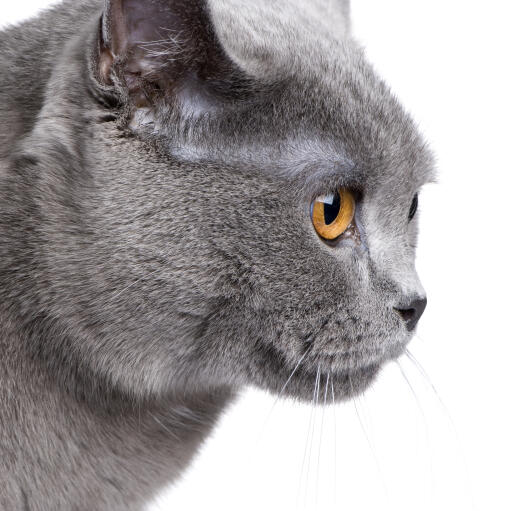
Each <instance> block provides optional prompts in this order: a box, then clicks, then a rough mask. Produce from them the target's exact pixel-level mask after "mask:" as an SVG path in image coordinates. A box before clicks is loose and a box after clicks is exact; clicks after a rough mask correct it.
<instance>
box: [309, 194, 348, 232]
mask: <svg viewBox="0 0 511 511" xmlns="http://www.w3.org/2000/svg"><path fill="white" fill-rule="evenodd" d="M354 215H355V199H354V197H353V195H352V194H351V193H350V192H349V191H348V190H347V189H346V188H339V190H337V191H336V192H335V193H334V194H331V195H323V196H321V197H317V198H316V199H315V200H314V202H313V203H312V205H311V219H312V224H313V225H314V229H316V232H317V233H318V234H319V236H321V237H322V238H323V239H325V240H335V239H336V238H338V237H339V236H340V235H341V234H342V233H343V232H344V231H345V230H346V229H347V228H348V226H349V225H350V224H351V221H352V220H353V216H354Z"/></svg>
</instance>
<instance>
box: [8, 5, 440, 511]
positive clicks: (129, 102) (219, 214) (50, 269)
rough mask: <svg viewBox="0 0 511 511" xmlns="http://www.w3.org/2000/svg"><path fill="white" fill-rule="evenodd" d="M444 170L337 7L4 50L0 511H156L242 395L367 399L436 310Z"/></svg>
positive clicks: (87, 29) (130, 16) (129, 23)
mask: <svg viewBox="0 0 511 511" xmlns="http://www.w3.org/2000/svg"><path fill="white" fill-rule="evenodd" d="M431 167H432V164H431V157H430V154H429V152H428V151H427V149H426V148H425V145H424V143H423V141H422V140H421V137H420V136H419V135H418V133H417V131H416V128H415V126H414V124H413V122H412V121H411V120H410V118H409V116H408V115H407V114H406V113H405V112H404V110H403V109H402V108H401V107H400V105H399V103H398V102H397V100H396V99H395V98H394V97H393V96H392V94H391V93H390V91H389V89H388V88H387V86H386V85H385V84H384V83H383V82H382V81H381V80H380V79H379V78H378V77H377V76H376V75H375V73H374V72H373V70H372V68H371V67H370V65H369V64H368V63H367V62H366V61H365V60H364V56H363V53H362V51H361V50H360V49H359V47H358V46H357V44H356V43H355V42H354V41H353V40H352V38H351V36H350V28H349V6H348V2H347V1H343V0H331V1H327V0H281V1H279V2H274V1H273V0H110V1H107V2H106V3H105V4H103V2H101V0H83V1H76V0H66V1H65V2H64V3H62V4H59V5H57V6H56V7H54V8H53V9H51V10H49V11H47V12H46V13H44V14H42V15H41V16H39V17H37V18H35V19H33V20H30V21H28V22H25V23H23V24H21V25H19V26H16V27H11V28H9V29H7V30H5V31H3V32H2V33H1V34H0V352H1V354H0V508H1V509H2V510H4V509H5V510H9V511H11V510H17V509H20V510H21V509H24V510H32V511H35V510H40V511H49V510H52V511H54V510H67V509H69V510H71V509H73V510H82V509H84V510H85V509H87V510H92V509H94V510H129V509H132V510H135V509H141V508H142V506H143V505H144V503H145V502H147V501H148V499H150V498H151V497H152V496H153V495H154V494H155V493H156V492H157V491H158V490H160V489H161V488H162V487H163V486H164V485H166V484H167V483H169V482H171V481H172V480H174V479H175V478H176V477H178V475H179V474H180V473H181V472H182V471H183V469H184V468H185V467H186V466H187V464H188V462H189V461H190V458H191V457H192V456H193V454H194V452H195V451H196V449H197V447H198V445H199V444H200V442H201V441H202V440H203V439H204V438H205V437H206V436H207V434H208V432H209V431H210V430H211V428H212V426H213V425H214V423H215V421H216V420H217V418H218V416H219V414H220V413H221V412H222V409H224V407H225V406H226V405H227V404H228V403H229V402H230V401H231V400H232V399H233V397H234V395H235V394H236V392H237V389H239V388H241V387H242V386H244V385H246V384H253V385H257V386H259V387H262V388H265V389H268V390H270V391H272V392H274V393H283V394H285V395H289V396H294V397H298V398H301V399H303V400H311V399H312V396H313V393H314V387H315V382H317V380H318V378H322V379H323V378H328V381H329V382H330V385H331V387H332V391H335V396H336V398H337V399H345V398H348V397H350V396H351V395H354V394H356V393H357V392H360V391H362V390H363V389H364V388H366V387H367V386H368V385H369V384H370V383H371V382H372V381H373V380H374V378H375V376H376V374H377V372H378V370H379V368H380V367H381V366H382V364H383V363H385V361H387V360H389V359H391V358H394V357H396V356H399V355H400V354H401V353H402V351H403V350H404V347H405V345H406V344H407V342H408V341H409V340H410V338H411V336H412V335H413V330H414V328H415V325H416V323H417V321H418V319H419V317H420V315H421V313H422V311H423V310H424V307H425V294H424V291H423V289H422V287H421V285H420V283H419V280H418V278H417V276H416V272H415V269H414V252H415V248H414V247H415V242H416V236H417V220H416V215H415V210H416V208H417V193H418V191H419V188H420V187H421V185H423V184H424V183H425V182H427V181H428V180H430V178H431ZM323 381H325V380H323Z"/></svg>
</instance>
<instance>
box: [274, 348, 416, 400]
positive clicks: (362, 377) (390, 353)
mask: <svg viewBox="0 0 511 511" xmlns="http://www.w3.org/2000/svg"><path fill="white" fill-rule="evenodd" d="M406 345H407V342H395V343H393V344H390V345H387V346H386V348H385V349H382V350H377V351H366V352H358V353H352V354H346V353H337V354H323V355H321V354H317V356H315V357H314V358H313V359H310V360H309V361H308V363H306V364H305V363H303V362H304V361H303V362H302V363H301V364H298V366H297V367H296V369H295V370H294V371H293V372H292V373H291V372H287V373H284V374H287V376H286V380H285V381H284V382H283V383H282V384H281V387H280V388H277V387H275V388H272V389H271V390H272V392H274V393H277V394H278V395H279V396H287V397H291V398H296V399H299V400H301V401H306V402H308V403H311V402H312V403H324V402H327V403H332V402H339V401H344V400H347V399H350V398H352V397H355V396H357V395H359V394H361V393H363V392H364V391H365V390H367V388H369V386H370V385H371V384H372V383H373V382H374V381H375V380H376V378H377V376H378V374H379V372H380V370H381V368H382V367H383V366H384V365H385V364H386V363H387V362H388V361H390V360H395V359H397V358H398V357H399V356H401V355H402V354H403V352H404V351H405V349H406ZM280 373H283V372H282V371H280ZM280 377H281V378H283V376H282V374H281V375H280Z"/></svg>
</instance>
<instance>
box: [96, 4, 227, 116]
mask: <svg viewBox="0 0 511 511" xmlns="http://www.w3.org/2000/svg"><path fill="white" fill-rule="evenodd" d="M236 74H237V70H236V69H235V66H234V64H233V63H232V62H231V61H230V59H229V58H228V57H227V55H226V54H225V52H224V51H223V49H222V47H221V45H220V43H219V42H218V39H217V37H216V34H215V32H214V29H213V25H212V22H211V20H210V17H209V13H208V11H207V6H206V2H205V1H204V0H107V1H106V8H105V12H104V16H103V26H102V41H101V45H100V55H99V69H98V75H99V77H100V80H101V81H102V82H103V83H105V84H109V85H111V84H113V83H116V82H117V81H118V79H119V78H120V81H121V82H122V84H123V86H124V87H126V88H127V91H128V95H129V97H130V99H131V100H132V104H133V105H135V106H139V107H144V106H148V105H151V104H153V103H154V101H155V99H156V98H157V97H161V96H164V97H172V96H174V97H175V96H176V95H177V94H179V93H180V94H185V93H186V89H193V95H194V96H197V95H200V94H201V92H203V93H204V94H206V93H207V94H208V95H211V94H213V95H214V93H215V91H214V89H215V88H216V89H218V91H222V90H223V91H225V86H223V87H222V86H219V84H221V83H223V84H224V85H225V83H229V82H232V81H233V80H232V79H233V77H234V75H236ZM206 89H207V90H206ZM218 91H217V92H218ZM198 103H201V102H200V101H199V102H198Z"/></svg>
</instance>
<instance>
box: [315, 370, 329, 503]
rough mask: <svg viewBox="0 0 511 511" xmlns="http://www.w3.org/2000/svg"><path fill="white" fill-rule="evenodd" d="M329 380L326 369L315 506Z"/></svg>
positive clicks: (317, 493) (317, 484) (317, 485)
mask: <svg viewBox="0 0 511 511" xmlns="http://www.w3.org/2000/svg"><path fill="white" fill-rule="evenodd" d="M329 382H330V371H328V373H327V376H326V383H325V392H324V396H323V412H322V414H321V430H320V434H319V447H318V462H317V467H316V507H317V504H318V495H319V468H320V458H321V445H322V443H323V424H324V422H325V409H326V398H327V395H328V383H329Z"/></svg>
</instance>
